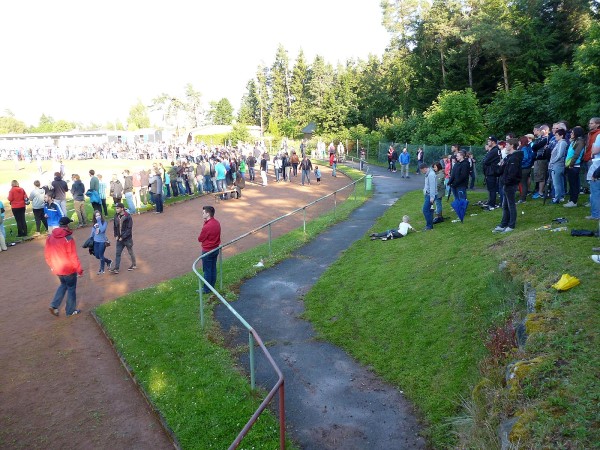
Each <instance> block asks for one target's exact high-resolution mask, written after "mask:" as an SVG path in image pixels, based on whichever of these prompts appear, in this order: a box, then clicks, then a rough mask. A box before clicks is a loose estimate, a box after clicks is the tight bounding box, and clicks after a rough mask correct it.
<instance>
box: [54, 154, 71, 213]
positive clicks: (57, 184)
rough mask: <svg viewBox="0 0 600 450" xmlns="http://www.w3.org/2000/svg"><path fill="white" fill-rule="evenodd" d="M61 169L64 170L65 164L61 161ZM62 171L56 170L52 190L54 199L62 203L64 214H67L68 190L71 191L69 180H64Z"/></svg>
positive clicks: (61, 207)
mask: <svg viewBox="0 0 600 450" xmlns="http://www.w3.org/2000/svg"><path fill="white" fill-rule="evenodd" d="M60 167H61V169H60V170H61V171H62V170H64V164H63V163H62V161H61V162H60ZM63 176H64V175H62V172H54V181H52V190H53V191H54V195H53V197H54V201H55V202H56V203H58V204H59V205H60V209H61V210H62V211H63V213H64V215H65V216H66V215H67V192H69V186H68V185H67V182H66V181H65V180H63Z"/></svg>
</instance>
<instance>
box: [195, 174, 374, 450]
mask: <svg viewBox="0 0 600 450" xmlns="http://www.w3.org/2000/svg"><path fill="white" fill-rule="evenodd" d="M365 178H366V177H365V176H363V177H361V178H359V179H357V180H355V181H353V182H352V183H349V184H347V185H346V186H344V187H342V188H340V189H337V190H336V191H334V192H332V193H330V194H327V195H325V196H323V197H320V198H318V199H317V200H315V201H312V202H310V203H308V204H306V205H304V206H302V207H300V208H297V209H295V210H293V211H291V212H289V213H287V214H284V215H282V216H280V217H277V218H276V219H273V220H271V221H270V222H267V223H265V224H263V225H261V226H259V227H257V228H255V229H253V230H252V231H249V232H247V233H245V234H243V235H241V236H239V237H237V238H235V239H233V240H231V241H229V242H227V243H225V244H223V245H220V246H219V247H217V248H215V249H213V250H211V251H210V252H206V253H204V254H202V255H200V256H199V257H198V258H197V259H196V260H195V261H194V263H193V265H192V270H193V271H194V273H195V274H196V276H197V277H198V291H197V292H198V296H199V301H200V312H199V315H200V325H201V327H202V328H204V322H205V321H204V295H203V288H205V287H206V288H208V289H209V290H210V291H211V292H212V293H213V294H215V296H216V297H217V299H219V301H220V302H221V303H222V304H223V305H225V306H226V307H227V309H228V310H229V311H230V312H231V313H232V314H233V315H234V316H235V317H236V318H237V319H238V320H239V321H240V323H241V324H242V325H243V326H244V327H245V328H246V330H248V346H249V347H248V348H249V361H250V385H251V388H252V389H253V390H254V389H255V388H256V380H255V373H254V372H255V370H254V368H255V363H254V346H255V343H257V344H258V346H259V347H260V349H261V350H262V352H263V354H264V355H265V357H266V358H267V360H268V361H269V364H271V366H272V367H273V369H274V370H275V373H276V374H277V382H276V383H275V385H274V386H273V388H271V390H270V391H269V393H268V394H267V396H266V397H265V399H264V400H263V401H262V403H261V404H260V406H259V407H258V409H257V410H256V411H255V413H254V414H253V415H252V417H251V418H250V420H248V422H247V423H246V425H245V426H244V428H243V429H242V430H241V431H240V433H239V434H238V436H237V437H236V438H235V440H234V441H233V443H232V444H231V446H230V447H229V448H230V449H235V448H237V446H238V445H239V444H240V442H241V441H242V439H243V438H244V437H245V436H246V434H247V433H248V431H250V428H252V426H253V425H254V423H255V422H256V421H257V420H258V417H259V416H260V415H261V414H262V412H263V411H264V410H265V408H266V407H267V405H268V404H269V403H270V402H271V400H272V399H273V397H275V393H276V392H277V391H279V447H280V448H281V449H284V448H285V407H284V406H285V403H284V401H285V395H284V392H285V391H284V378H283V374H282V373H281V370H280V369H279V367H278V366H277V364H276V363H275V361H274V360H273V357H272V356H271V354H270V353H269V351H268V350H267V348H266V347H265V345H264V344H263V341H262V339H261V338H260V336H259V335H258V333H257V332H256V330H255V329H254V328H252V326H251V325H250V324H249V323H248V322H246V320H245V319H244V318H243V317H242V316H241V315H240V314H239V313H238V312H237V311H236V310H235V309H234V308H233V307H232V306H231V305H230V304H229V302H228V301H227V300H225V298H223V296H222V295H221V294H220V293H219V292H218V291H217V290H216V289H215V287H214V286H211V285H210V284H209V283H208V282H207V281H206V280H205V279H204V276H203V274H202V273H201V271H200V270H198V263H199V262H200V261H201V260H202V258H204V257H206V256H209V255H211V254H213V253H215V252H219V256H218V259H219V269H218V276H219V282H220V284H219V289H220V290H223V251H222V250H223V249H224V248H226V247H228V246H230V245H233V244H234V243H236V242H238V241H240V240H242V239H244V238H246V237H248V236H251V235H254V234H256V233H258V232H260V231H261V230H263V229H265V228H268V242H269V255H271V254H272V239H273V238H272V232H271V227H272V225H273V224H275V223H277V222H280V221H282V220H284V219H286V218H288V217H291V216H293V215H295V214H298V213H300V212H302V213H303V232H304V233H306V210H307V208H309V207H311V206H313V205H315V204H317V203H319V202H322V201H324V200H326V199H328V198H330V197H333V201H334V207H333V210H334V217H335V214H336V210H337V193H338V192H340V191H343V190H345V189H348V188H349V187H352V188H353V190H354V200H355V201H356V186H357V184H358V183H359V182H362V181H363V180H365Z"/></svg>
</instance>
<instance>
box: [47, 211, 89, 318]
mask: <svg viewBox="0 0 600 450" xmlns="http://www.w3.org/2000/svg"><path fill="white" fill-rule="evenodd" d="M71 222H73V221H72V220H71V219H69V218H68V217H61V218H60V220H59V222H58V225H59V226H58V228H55V229H54V230H52V234H50V235H49V236H48V239H47V240H46V247H45V248H44V256H45V257H46V262H47V263H48V266H50V270H52V272H54V274H55V275H57V276H58V279H59V280H60V286H58V289H57V290H56V294H54V298H53V299H52V302H51V303H50V308H49V309H50V314H52V315H54V316H58V308H59V307H60V304H61V303H62V301H63V298H64V297H65V293H66V294H67V305H66V308H65V310H66V313H67V317H68V316H73V315H76V314H80V313H81V311H80V310H79V309H76V307H77V294H76V292H75V290H76V289H77V276H81V275H83V269H82V268H81V262H80V261H79V257H78V256H77V248H76V247H75V240H74V239H73V236H72V234H73V232H72V231H71V230H70V229H69V223H71Z"/></svg>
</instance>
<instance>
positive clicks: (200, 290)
mask: <svg viewBox="0 0 600 450" xmlns="http://www.w3.org/2000/svg"><path fill="white" fill-rule="evenodd" d="M203 288H204V283H203V282H202V281H201V280H200V279H198V296H199V297H200V326H201V327H202V328H204V298H203V297H204V296H203V295H202V289H203Z"/></svg>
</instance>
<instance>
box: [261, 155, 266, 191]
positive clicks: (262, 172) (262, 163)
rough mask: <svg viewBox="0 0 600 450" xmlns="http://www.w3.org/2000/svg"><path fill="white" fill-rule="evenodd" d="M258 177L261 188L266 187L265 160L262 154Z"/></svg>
mask: <svg viewBox="0 0 600 450" xmlns="http://www.w3.org/2000/svg"><path fill="white" fill-rule="evenodd" d="M260 177H261V178H262V185H263V187H264V186H267V160H266V157H265V154H264V153H263V155H262V158H261V160H260Z"/></svg>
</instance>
